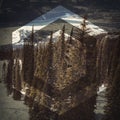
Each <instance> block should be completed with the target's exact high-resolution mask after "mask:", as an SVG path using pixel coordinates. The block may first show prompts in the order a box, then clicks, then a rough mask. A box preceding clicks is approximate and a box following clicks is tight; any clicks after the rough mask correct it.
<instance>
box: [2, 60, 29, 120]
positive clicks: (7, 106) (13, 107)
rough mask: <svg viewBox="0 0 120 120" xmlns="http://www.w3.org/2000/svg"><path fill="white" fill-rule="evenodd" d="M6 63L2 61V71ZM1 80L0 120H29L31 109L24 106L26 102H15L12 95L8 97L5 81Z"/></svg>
mask: <svg viewBox="0 0 120 120" xmlns="http://www.w3.org/2000/svg"><path fill="white" fill-rule="evenodd" d="M3 63H4V61H0V71H2V65H3ZM1 75H2V74H1V72H0V79H1V81H2V83H0V120H29V108H28V107H27V106H26V105H24V101H15V100H13V98H12V96H11V95H9V96H8V95H7V89H6V86H5V84H4V83H3V80H2V78H1Z"/></svg>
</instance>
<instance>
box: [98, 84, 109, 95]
mask: <svg viewBox="0 0 120 120" xmlns="http://www.w3.org/2000/svg"><path fill="white" fill-rule="evenodd" d="M106 88H107V87H106V85H105V84H102V85H101V86H100V87H99V90H98V91H97V94H99V93H101V92H103V91H105V90H106Z"/></svg>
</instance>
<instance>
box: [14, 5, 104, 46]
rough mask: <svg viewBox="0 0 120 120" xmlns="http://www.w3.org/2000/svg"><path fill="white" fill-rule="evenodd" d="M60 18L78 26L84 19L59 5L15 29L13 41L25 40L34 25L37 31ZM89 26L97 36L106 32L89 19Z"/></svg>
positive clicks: (90, 31) (92, 33)
mask: <svg viewBox="0 0 120 120" xmlns="http://www.w3.org/2000/svg"><path fill="white" fill-rule="evenodd" d="M58 19H62V20H65V21H66V22H68V23H70V24H71V25H73V26H76V27H78V28H80V27H81V26H80V24H81V23H82V21H83V18H82V17H80V16H78V15H77V14H75V13H73V12H71V11H70V10H68V9H66V8H64V7H63V6H58V7H56V8H54V9H52V10H51V11H49V12H47V13H46V14H44V15H42V16H40V17H38V18H36V19H35V20H33V21H31V22H30V23H28V24H26V25H24V26H23V27H21V28H19V29H17V30H16V31H14V32H13V33H12V43H13V44H16V43H18V42H20V41H21V40H23V39H24V38H25V37H27V36H28V35H30V33H31V30H32V26H33V25H34V32H36V31H38V30H41V29H42V28H44V27H45V26H47V25H49V24H50V23H52V22H54V21H56V20H58ZM87 28H88V29H89V34H90V35H94V36H96V35H99V34H102V33H106V31H105V30H103V29H101V28H99V27H98V26H96V25H94V24H92V23H91V22H89V21H87ZM21 32H22V36H21Z"/></svg>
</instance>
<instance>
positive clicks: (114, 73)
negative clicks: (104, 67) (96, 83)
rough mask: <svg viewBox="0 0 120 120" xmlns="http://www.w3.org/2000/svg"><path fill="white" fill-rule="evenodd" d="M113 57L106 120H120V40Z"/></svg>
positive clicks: (117, 42) (107, 95)
mask: <svg viewBox="0 0 120 120" xmlns="http://www.w3.org/2000/svg"><path fill="white" fill-rule="evenodd" d="M114 44H116V46H114V47H115V48H114V50H113V51H112V52H113V54H112V55H113V56H112V60H111V64H110V66H111V67H109V68H110V70H109V71H111V74H109V76H108V77H109V81H108V82H109V83H108V88H107V94H106V97H107V105H106V106H105V117H104V118H103V119H104V120H119V119H120V80H119V78H120V54H119V51H120V47H119V46H120V40H116V41H115V42H114Z"/></svg>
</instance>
